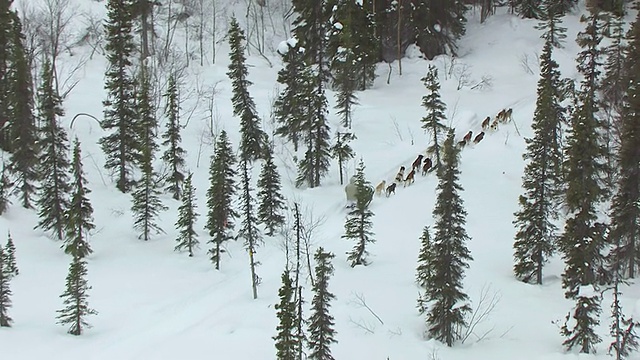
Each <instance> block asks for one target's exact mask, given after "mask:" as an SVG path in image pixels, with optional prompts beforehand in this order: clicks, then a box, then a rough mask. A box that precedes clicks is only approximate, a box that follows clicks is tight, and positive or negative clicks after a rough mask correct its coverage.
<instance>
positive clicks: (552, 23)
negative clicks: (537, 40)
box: [535, 0, 567, 48]
mask: <svg viewBox="0 0 640 360" xmlns="http://www.w3.org/2000/svg"><path fill="white" fill-rule="evenodd" d="M540 15H541V16H540V19H541V20H542V21H541V22H540V23H538V25H537V26H535V28H536V29H538V30H542V31H543V33H542V35H541V36H540V37H541V38H543V39H544V40H545V41H550V42H551V45H553V46H554V47H557V48H561V47H562V43H563V42H564V39H565V38H566V37H567V34H566V32H567V28H566V27H563V26H562V25H561V23H562V15H563V14H561V13H560V10H559V9H558V1H557V0H543V1H542V4H541V9H540Z"/></svg>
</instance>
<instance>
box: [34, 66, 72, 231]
mask: <svg viewBox="0 0 640 360" xmlns="http://www.w3.org/2000/svg"><path fill="white" fill-rule="evenodd" d="M63 115H64V110H63V109H62V99H61V98H60V96H58V95H57V93H56V90H55V85H54V73H53V70H52V68H51V63H50V61H49V60H48V59H47V60H46V61H45V63H44V65H43V67H42V84H41V85H40V88H39V89H38V118H39V122H40V124H42V127H41V129H40V137H39V141H38V147H39V148H40V157H39V159H38V160H39V161H38V162H39V165H38V167H39V168H38V170H39V172H40V174H42V175H41V177H42V180H41V183H40V186H39V188H38V191H39V198H38V200H37V205H38V208H39V210H38V216H39V217H40V221H39V222H38V225H37V227H38V228H41V229H42V230H45V231H52V232H53V233H54V234H55V237H56V238H57V239H58V240H64V235H65V234H64V229H65V226H66V224H65V223H66V217H65V215H66V212H67V209H68V208H69V192H70V190H71V188H70V186H69V170H70V166H71V164H70V162H69V158H68V155H67V154H68V152H69V140H68V138H67V133H66V131H65V130H64V129H63V128H62V126H60V120H59V118H60V117H61V116H63Z"/></svg>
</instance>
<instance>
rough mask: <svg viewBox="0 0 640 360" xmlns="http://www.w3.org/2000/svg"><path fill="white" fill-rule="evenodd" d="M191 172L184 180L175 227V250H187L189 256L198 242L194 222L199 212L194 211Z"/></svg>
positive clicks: (194, 193)
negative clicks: (176, 233) (176, 236)
mask: <svg viewBox="0 0 640 360" xmlns="http://www.w3.org/2000/svg"><path fill="white" fill-rule="evenodd" d="M192 178H193V174H192V173H189V175H187V179H186V180H185V182H184V193H183V194H182V204H181V205H180V207H178V220H177V221H176V228H178V230H179V233H178V239H177V241H178V244H177V245H176V247H175V249H174V250H175V251H183V250H185V249H186V250H187V251H188V253H189V257H192V256H193V251H194V250H195V249H196V248H197V247H198V244H199V243H200V242H199V241H198V234H197V233H196V230H195V224H196V221H197V219H198V216H199V214H198V213H197V212H196V189H195V187H194V186H193V183H192Z"/></svg>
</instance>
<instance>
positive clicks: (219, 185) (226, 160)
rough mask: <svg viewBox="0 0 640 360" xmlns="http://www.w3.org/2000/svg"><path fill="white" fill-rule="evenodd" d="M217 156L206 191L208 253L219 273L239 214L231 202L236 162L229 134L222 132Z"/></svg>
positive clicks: (218, 142) (212, 160)
mask: <svg viewBox="0 0 640 360" xmlns="http://www.w3.org/2000/svg"><path fill="white" fill-rule="evenodd" d="M215 149H216V150H215V154H214V156H213V158H212V159H211V166H210V167H209V183H210V185H209V189H208V190H207V209H208V212H207V224H206V226H205V229H207V230H208V231H209V236H210V237H211V240H209V242H210V243H212V244H213V248H211V249H210V250H209V254H210V255H211V261H212V262H213V264H214V265H215V267H216V270H220V254H221V253H222V246H223V244H224V243H225V242H226V241H228V240H230V239H232V238H233V236H232V234H231V232H232V231H233V227H234V223H233V220H234V219H235V218H236V217H237V214H236V212H235V210H234V209H233V206H232V199H233V196H234V195H235V193H236V183H235V180H234V178H235V176H236V171H235V170H234V169H233V167H234V165H235V164H236V158H235V156H234V154H233V149H232V148H231V143H230V142H229V138H228V137H227V133H226V131H224V130H222V132H220V136H219V137H218V141H217V142H216V147H215Z"/></svg>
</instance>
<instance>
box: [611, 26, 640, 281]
mask: <svg viewBox="0 0 640 360" xmlns="http://www.w3.org/2000/svg"><path fill="white" fill-rule="evenodd" d="M627 36H628V38H629V46H628V48H627V49H626V51H625V55H626V58H627V59H629V61H627V62H626V63H625V64H626V68H625V70H624V73H625V74H626V77H625V80H624V81H622V83H624V84H626V85H625V88H626V89H625V91H624V93H623V98H622V101H621V105H622V107H621V109H620V110H621V117H620V119H621V122H622V124H621V132H620V135H621V138H620V141H621V144H620V147H619V149H618V153H617V162H618V186H617V189H616V192H615V193H614V195H613V201H612V204H611V211H610V213H611V232H610V234H609V238H610V239H611V240H610V241H611V242H613V243H616V242H619V244H620V245H619V246H616V247H615V248H614V249H612V251H611V252H610V255H609V262H610V264H611V266H615V267H618V268H619V269H620V272H621V274H622V276H623V277H626V278H632V279H633V278H635V277H636V276H637V272H638V268H639V267H640V250H638V249H639V247H640V244H639V242H638V236H639V235H640V153H638V149H639V148H640V64H639V63H638V61H634V60H632V59H638V58H640V15H638V17H637V18H636V20H635V22H634V23H633V24H632V27H631V29H630V30H629V33H628V35H627Z"/></svg>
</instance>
